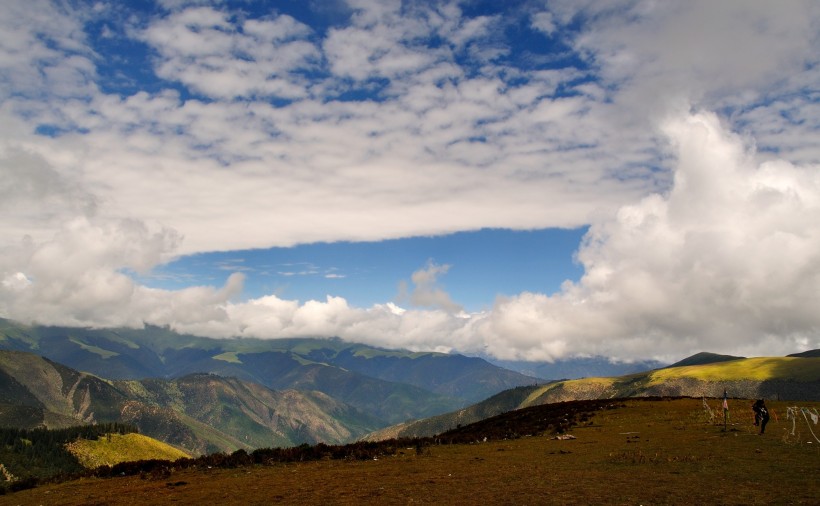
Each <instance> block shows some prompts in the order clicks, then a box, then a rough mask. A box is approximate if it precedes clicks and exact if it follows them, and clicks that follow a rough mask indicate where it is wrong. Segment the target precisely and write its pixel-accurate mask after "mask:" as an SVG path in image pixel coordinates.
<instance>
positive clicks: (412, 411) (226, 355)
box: [0, 319, 543, 425]
mask: <svg viewBox="0 0 820 506" xmlns="http://www.w3.org/2000/svg"><path fill="white" fill-rule="evenodd" d="M0 349H8V350H20V351H28V352H33V353H38V354H41V355H43V356H45V357H47V358H49V359H51V360H53V361H55V362H58V363H61V364H65V365H67V366H69V367H71V368H73V369H76V370H81V371H87V372H90V373H93V374H96V375H98V376H100V377H104V378H109V379H112V380H119V379H123V380H125V379H140V378H150V377H158V378H166V379H168V378H177V377H182V376H185V375H186V374H191V373H198V372H211V373H215V374H219V375H221V376H226V377H227V376H233V377H237V378H239V379H243V380H246V381H251V382H255V383H259V384H262V385H265V386H267V387H268V388H272V389H277V390H281V389H287V388H295V389H301V390H317V391H321V392H324V393H325V394H327V395H329V396H331V397H333V398H335V399H338V400H340V401H342V402H345V403H347V404H350V405H352V406H355V407H357V408H358V409H360V410H362V411H365V412H368V413H370V414H372V415H374V416H376V417H378V418H381V419H382V420H383V421H384V422H385V424H386V425H387V424H392V423H397V422H400V421H404V420H407V419H415V418H422V417H427V416H432V415H435V414H439V413H444V412H448V411H450V410H453V409H457V408H460V407H463V406H466V405H469V404H470V403H472V402H478V401H479V400H482V399H484V398H486V397H489V396H491V395H493V394H495V393H497V392H499V391H502V390H505V389H507V388H511V387H515V386H519V385H525V384H533V383H537V382H539V381H543V380H539V379H538V378H533V377H531V376H526V375H524V374H521V373H517V372H514V371H510V370H507V369H503V368H501V367H498V366H495V365H492V364H490V363H489V362H487V361H485V360H483V359H478V358H471V357H464V356H461V355H454V354H452V355H451V354H443V353H433V352H408V351H402V350H386V349H381V348H377V347H373V346H367V345H363V344H359V343H348V342H345V341H342V340H341V339H339V338H331V339H318V338H293V339H276V340H264V339H255V338H237V339H213V338H206V337H198V336H192V335H184V334H178V333H175V332H173V331H171V330H169V329H167V328H161V327H151V326H146V327H145V328H144V329H127V328H123V329H86V328H73V327H43V326H25V325H21V324H17V323H15V322H12V321H10V320H3V319H0Z"/></svg>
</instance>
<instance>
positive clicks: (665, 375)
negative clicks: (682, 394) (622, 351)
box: [649, 357, 820, 384]
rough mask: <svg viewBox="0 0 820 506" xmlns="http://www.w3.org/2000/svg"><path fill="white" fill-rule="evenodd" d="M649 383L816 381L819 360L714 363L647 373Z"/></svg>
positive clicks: (793, 358) (819, 372) (788, 359)
mask: <svg viewBox="0 0 820 506" xmlns="http://www.w3.org/2000/svg"><path fill="white" fill-rule="evenodd" d="M649 377H650V378H651V383H652V384H658V383H661V382H663V381H667V380H670V379H675V378H694V379H698V380H702V381H740V380H754V381H770V380H779V381H800V382H806V381H820V358H816V357H811V358H796V357H757V358H744V359H739V360H731V361H728V362H719V363H715V364H706V365H696V366H684V367H671V368H668V369H658V370H655V371H651V372H650V373H649Z"/></svg>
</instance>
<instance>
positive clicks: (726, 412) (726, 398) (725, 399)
mask: <svg viewBox="0 0 820 506" xmlns="http://www.w3.org/2000/svg"><path fill="white" fill-rule="evenodd" d="M728 425H729V395H728V394H727V393H726V389H724V390H723V430H724V431H725V430H726V428H727V427H728Z"/></svg>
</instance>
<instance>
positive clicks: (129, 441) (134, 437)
mask: <svg viewBox="0 0 820 506" xmlns="http://www.w3.org/2000/svg"><path fill="white" fill-rule="evenodd" d="M66 449H67V450H68V451H69V452H70V453H71V454H72V455H74V457H76V458H77V460H78V461H79V462H80V464H81V465H82V466H83V467H84V468H86V469H94V468H96V467H99V466H113V465H115V464H119V463H121V462H133V461H139V460H151V459H161V460H177V459H183V458H187V457H190V455H188V454H187V453H185V452H183V451H182V450H178V449H177V448H174V447H173V446H170V445H167V444H165V443H163V442H161V441H157V440H156V439H152V438H150V437H146V436H143V435H142V434H136V433H130V434H111V433H108V434H106V435H105V436H104V437H98V438H97V439H76V440H74V441H72V442H70V443H68V444H67V445H66Z"/></svg>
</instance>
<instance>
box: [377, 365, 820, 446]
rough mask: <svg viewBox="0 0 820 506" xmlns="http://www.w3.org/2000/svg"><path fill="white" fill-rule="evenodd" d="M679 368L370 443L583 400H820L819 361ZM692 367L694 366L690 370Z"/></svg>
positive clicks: (539, 396) (527, 397)
mask: <svg viewBox="0 0 820 506" xmlns="http://www.w3.org/2000/svg"><path fill="white" fill-rule="evenodd" d="M678 364H684V365H676V366H674V365H673V366H670V367H666V368H662V369H654V370H651V371H646V372H642V373H637V374H629V375H626V376H617V377H610V378H606V377H604V378H584V379H578V380H565V381H556V382H552V383H548V384H546V385H534V386H528V387H518V388H515V389H511V390H507V391H505V392H501V393H499V394H496V395H495V396H493V397H490V398H489V399H486V400H485V401H482V402H479V403H476V404H473V405H471V406H468V407H466V408H463V409H460V410H456V411H453V412H450V413H445V414H442V415H437V416H434V417H429V418H425V419H421V420H416V421H411V422H407V423H402V424H397V425H394V426H391V427H387V428H384V429H380V430H378V431H375V432H374V433H372V434H369V435H368V436H366V438H365V439H367V440H378V439H385V438H393V437H421V436H431V435H433V434H437V433H440V432H443V431H445V430H448V429H451V428H454V427H458V426H459V425H466V424H470V423H474V422H477V421H479V420H482V419H485V418H488V417H491V416H495V415H498V414H500V413H504V412H506V411H511V410H515V409H521V408H525V407H529V406H535V405H542V404H552V403H556V402H565V401H572V400H580V399H609V398H616V397H617V398H622V397H655V396H687V397H721V396H723V392H724V390H725V391H726V392H727V393H728V395H729V396H731V397H736V398H747V399H755V398H767V399H777V400H781V399H782V400H799V401H818V400H820V358H818V357H813V356H808V357H795V356H790V357H758V358H734V357H731V358H729V357H727V356H723V355H715V354H708V353H700V354H697V355H694V356H693V357H689V358H688V359H684V360H682V361H681V362H678ZM685 364H691V365H685Z"/></svg>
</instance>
